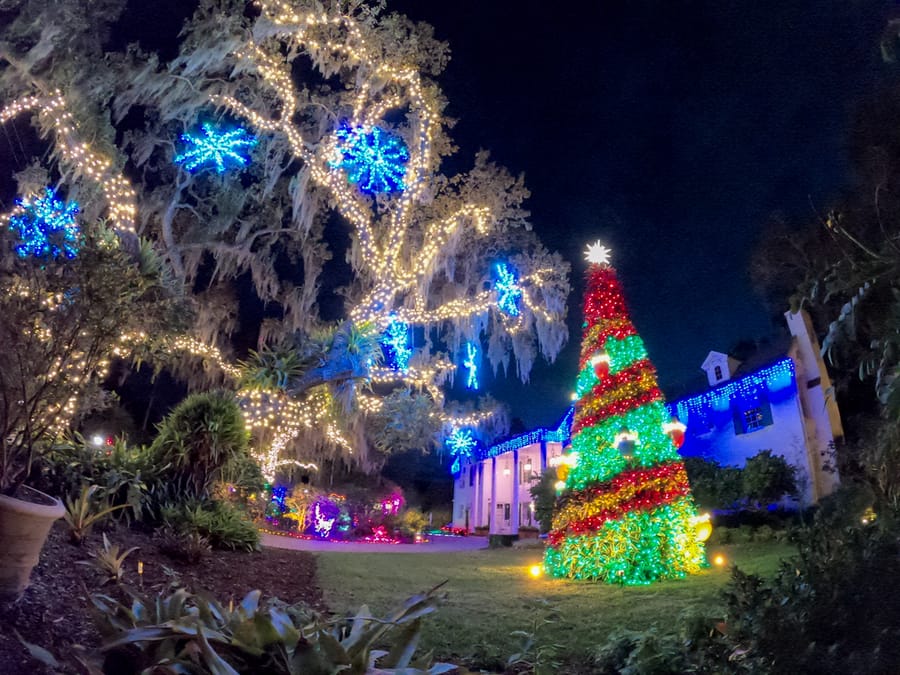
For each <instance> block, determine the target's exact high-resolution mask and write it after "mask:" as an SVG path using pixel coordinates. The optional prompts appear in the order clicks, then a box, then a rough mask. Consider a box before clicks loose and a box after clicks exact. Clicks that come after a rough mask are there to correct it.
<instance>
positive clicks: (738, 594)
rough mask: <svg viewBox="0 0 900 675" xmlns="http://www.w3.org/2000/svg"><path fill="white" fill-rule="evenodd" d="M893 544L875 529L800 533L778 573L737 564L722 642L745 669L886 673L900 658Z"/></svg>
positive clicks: (816, 528) (898, 563) (898, 565)
mask: <svg viewBox="0 0 900 675" xmlns="http://www.w3.org/2000/svg"><path fill="white" fill-rule="evenodd" d="M898 552H900V549H898V542H897V537H896V535H895V534H892V533H890V532H888V531H886V530H884V529H882V528H879V527H876V526H869V527H863V526H860V525H857V526H855V527H848V528H843V529H840V528H832V527H830V526H828V525H826V524H823V523H822V522H816V523H815V524H814V525H813V527H811V528H809V529H808V530H806V531H804V532H802V533H801V535H800V542H799V555H798V556H797V557H795V558H793V559H791V560H789V561H786V562H785V563H784V564H783V565H782V567H781V569H780V570H779V572H778V573H777V575H776V576H775V578H774V579H773V580H771V581H765V580H764V579H762V578H761V577H758V576H756V575H752V574H745V573H743V572H741V571H740V570H738V569H735V571H734V573H733V577H732V582H731V584H729V586H728V587H727V589H726V591H725V596H724V597H725V601H726V617H725V630H724V636H723V637H722V640H723V641H724V642H725V644H726V645H727V646H728V648H729V655H728V658H729V660H730V661H731V662H733V663H737V664H738V665H739V666H740V667H741V668H742V669H743V670H744V671H746V672H781V673H789V672H872V673H874V672H889V671H892V670H894V669H895V668H896V665H897V663H900V646H898V645H900V641H898V638H900V591H898V590H897V589H896V587H895V585H894V584H891V583H886V581H887V580H888V579H892V578H894V577H895V576H896V575H897V574H898V573H900V557H898Z"/></svg>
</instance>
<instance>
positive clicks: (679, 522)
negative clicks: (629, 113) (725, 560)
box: [545, 243, 705, 585]
mask: <svg viewBox="0 0 900 675" xmlns="http://www.w3.org/2000/svg"><path fill="white" fill-rule="evenodd" d="M586 255H587V259H588V261H589V262H590V266H589V268H588V272H587V291H586V293H585V300H584V334H583V338H582V347H581V359H580V371H579V374H578V379H577V384H576V396H577V401H576V404H575V417H574V419H573V422H572V456H573V458H574V459H575V461H574V462H573V463H572V466H571V468H569V467H568V466H565V467H563V469H564V470H563V471H561V476H560V477H561V478H562V479H563V483H564V486H563V485H562V484H561V485H560V487H562V488H563V490H562V495H561V497H560V501H559V505H558V508H557V511H556V515H555V517H554V519H553V527H552V529H551V531H550V535H549V542H548V547H547V551H546V554H545V566H546V568H547V570H548V571H549V572H550V573H551V574H553V575H554V576H558V577H571V578H576V579H601V580H603V581H607V582H610V583H619V584H629V585H635V584H647V583H651V582H653V581H657V580H659V579H671V578H678V577H683V576H684V575H686V574H691V573H693V572H696V571H698V570H699V569H700V567H702V566H703V565H704V562H705V556H704V547H703V544H702V542H700V541H699V540H698V539H699V537H698V536H697V530H698V528H697V524H698V520H699V519H698V517H697V512H696V508H695V506H694V502H693V499H692V497H691V490H690V485H689V484H688V479H687V473H686V471H685V468H684V463H683V462H682V461H681V458H680V456H679V455H678V452H677V448H676V443H680V440H681V439H682V438H683V426H682V425H680V424H679V423H678V422H677V421H674V420H671V419H670V417H669V414H668V413H667V411H666V407H665V404H664V401H663V395H662V392H661V391H660V389H659V387H658V386H657V381H656V371H655V369H654V367H653V365H652V363H651V362H650V360H649V358H648V357H647V352H646V350H645V349H644V344H643V342H642V341H641V339H640V337H639V336H638V334H637V331H636V330H635V328H634V325H633V324H632V323H631V320H630V319H629V317H628V311H627V308H626V306H625V300H624V298H623V296H622V289H621V287H620V285H619V281H618V279H617V277H616V273H615V270H614V269H613V268H612V267H611V266H610V264H609V250H608V249H606V248H605V247H603V246H601V245H600V244H599V243H598V244H594V245H592V246H590V247H588V250H587V254H586ZM565 469H568V470H567V471H566V470H565Z"/></svg>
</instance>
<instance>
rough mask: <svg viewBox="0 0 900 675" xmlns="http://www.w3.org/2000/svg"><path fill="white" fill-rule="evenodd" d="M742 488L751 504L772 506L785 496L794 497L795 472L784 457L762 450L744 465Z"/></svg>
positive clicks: (795, 488)
mask: <svg viewBox="0 0 900 675" xmlns="http://www.w3.org/2000/svg"><path fill="white" fill-rule="evenodd" d="M743 488H744V495H746V498H747V500H748V501H749V502H750V503H751V504H757V505H762V504H772V503H775V502H777V501H779V500H781V498H782V497H784V496H785V495H791V496H793V495H796V493H797V470H796V469H795V468H794V467H793V466H791V465H790V464H788V463H787V461H786V460H785V459H784V457H781V456H780V455H773V454H772V451H771V450H763V451H762V452H760V453H757V454H756V455H754V456H753V457H751V458H750V459H748V460H747V463H746V464H745V465H744V470H743Z"/></svg>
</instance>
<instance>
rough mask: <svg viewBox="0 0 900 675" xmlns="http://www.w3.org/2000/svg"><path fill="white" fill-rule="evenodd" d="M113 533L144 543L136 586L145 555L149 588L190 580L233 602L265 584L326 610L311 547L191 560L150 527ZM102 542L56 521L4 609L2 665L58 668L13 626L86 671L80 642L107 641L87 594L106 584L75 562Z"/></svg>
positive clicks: (269, 593)
mask: <svg viewBox="0 0 900 675" xmlns="http://www.w3.org/2000/svg"><path fill="white" fill-rule="evenodd" d="M107 536H108V537H109V540H110V543H112V544H118V545H119V546H120V547H121V548H122V549H123V550H124V549H128V548H131V547H132V546H139V547H140V550H138V551H135V552H134V553H132V554H131V555H130V556H129V557H128V558H127V559H126V562H125V568H126V571H125V579H124V581H125V582H126V583H128V584H129V585H132V586H135V587H138V586H139V585H140V584H141V579H140V578H139V576H138V573H137V564H138V561H142V562H143V563H144V565H143V570H144V573H143V580H142V585H143V590H144V592H145V593H148V594H150V593H157V592H160V591H166V590H168V589H174V588H177V587H185V588H187V589H188V590H190V591H193V592H201V591H205V592H208V593H210V594H212V595H213V596H214V597H216V598H217V599H219V600H221V601H225V602H227V601H228V600H229V599H235V600H240V599H241V598H242V597H244V595H246V594H247V592H249V591H251V590H254V589H260V590H261V591H262V593H263V597H264V598H269V597H277V598H280V599H281V600H284V601H286V602H290V603H294V602H305V603H307V604H309V605H312V606H313V607H316V608H318V609H322V610H323V609H324V606H323V605H322V594H321V590H320V589H319V587H318V586H317V585H316V582H315V569H316V563H315V558H314V557H313V556H312V555H311V554H309V553H306V552H304V551H290V550H277V549H263V551H262V552H259V553H239V552H232V551H211V552H210V553H207V554H206V556H205V557H204V558H203V559H201V560H200V561H199V562H198V563H195V564H188V563H185V562H182V561H178V560H174V559H172V558H171V557H169V556H167V555H165V554H163V553H162V552H160V551H159V549H158V547H157V542H156V541H154V540H153V538H152V537H151V536H150V535H149V534H147V533H144V532H140V531H137V530H133V529H126V528H117V529H115V530H111V531H110V532H109V533H108V534H107ZM101 546H102V538H101V535H100V533H99V532H94V533H92V534H91V536H90V537H89V538H88V540H87V541H85V543H84V544H83V545H82V546H80V547H78V546H73V545H72V544H70V543H69V542H68V535H67V532H66V526H65V524H64V523H63V522H62V521H60V522H57V523H56V524H55V525H54V527H53V529H52V530H51V532H50V536H49V537H48V539H47V544H46V545H45V546H44V550H43V551H42V552H41V561H40V563H39V564H38V566H37V567H36V568H35V569H34V571H33V572H32V574H31V586H29V587H28V589H27V590H26V591H25V594H24V596H23V597H22V599H21V600H20V601H19V602H18V603H16V604H15V605H13V606H11V607H7V608H0V672H2V673H3V674H4V675H42V674H44V673H50V672H51V671H50V670H48V669H46V668H45V667H44V666H43V665H41V664H40V663H38V662H37V661H35V660H34V659H32V658H31V657H30V656H29V654H28V652H27V651H26V650H25V648H24V647H23V646H22V645H21V643H20V642H19V640H18V639H17V638H16V635H15V632H14V631H18V632H19V633H20V634H21V635H22V637H23V638H24V639H26V640H28V641H29V642H32V643H35V644H37V645H40V646H41V647H44V648H45V649H48V650H49V651H50V652H51V653H52V654H53V655H54V656H55V657H56V658H58V659H60V660H61V661H63V662H65V664H66V669H65V671H66V672H80V671H79V670H78V668H77V665H76V661H75V659H74V654H75V652H76V648H75V645H81V646H83V647H84V648H86V649H88V650H90V649H93V648H95V647H97V646H99V644H100V634H99V632H98V631H97V629H96V628H95V626H94V622H93V619H92V617H91V610H90V607H91V605H90V601H89V600H88V596H89V594H90V593H92V592H96V591H100V590H103V589H101V588H100V575H99V573H98V572H97V571H96V570H94V569H93V568H91V567H88V566H85V565H79V564H76V563H77V562H78V561H81V560H89V559H90V555H89V554H90V553H91V552H92V551H95V550H97V549H99V548H100V547H101ZM104 589H105V590H106V591H111V590H112V587H111V586H110V585H107V586H106V587H104ZM110 594H112V593H110Z"/></svg>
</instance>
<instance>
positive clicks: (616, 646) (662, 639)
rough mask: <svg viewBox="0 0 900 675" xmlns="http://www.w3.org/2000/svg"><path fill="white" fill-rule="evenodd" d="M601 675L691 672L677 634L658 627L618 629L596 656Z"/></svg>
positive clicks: (651, 674)
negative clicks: (631, 629)
mask: <svg viewBox="0 0 900 675" xmlns="http://www.w3.org/2000/svg"><path fill="white" fill-rule="evenodd" d="M594 665H595V667H596V671H595V672H597V673H598V674H600V675H619V674H623V675H638V674H640V675H679V674H680V673H685V672H688V671H689V668H688V658H687V656H686V654H685V651H684V647H683V645H682V641H681V640H680V639H679V637H678V636H677V635H673V634H671V633H661V632H660V631H659V630H658V629H657V628H656V626H651V627H650V628H648V629H647V630H644V631H630V630H624V629H619V630H617V631H616V632H614V633H612V634H611V635H610V636H609V638H608V639H607V641H606V643H605V644H603V645H602V646H600V647H599V648H598V649H597V651H596V653H595V654H594Z"/></svg>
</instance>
